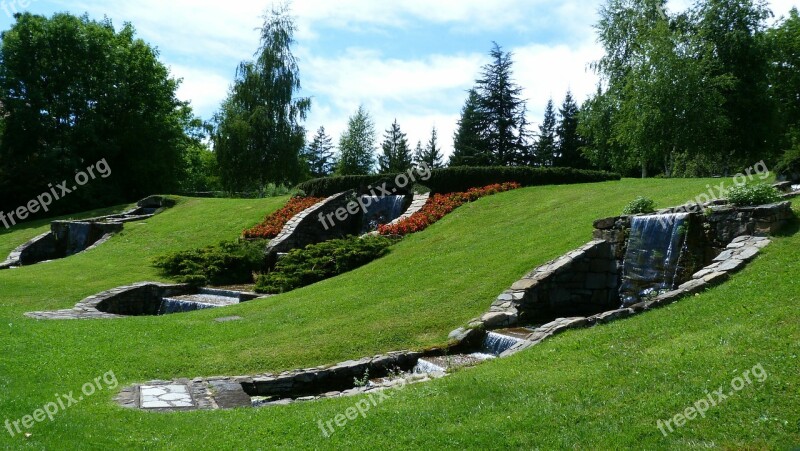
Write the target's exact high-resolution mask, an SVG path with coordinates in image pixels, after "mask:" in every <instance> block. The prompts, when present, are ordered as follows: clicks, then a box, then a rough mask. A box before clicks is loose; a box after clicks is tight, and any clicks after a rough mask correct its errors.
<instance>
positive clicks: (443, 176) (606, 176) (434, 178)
mask: <svg viewBox="0 0 800 451" xmlns="http://www.w3.org/2000/svg"><path fill="white" fill-rule="evenodd" d="M395 176H396V174H384V175H369V176H349V177H329V178H322V179H314V180H309V181H307V182H305V183H301V184H300V185H298V187H297V189H299V190H302V191H303V192H304V193H306V195H309V196H314V197H323V196H332V195H334V194H337V193H341V192H344V191H347V190H351V189H355V190H359V191H362V192H363V191H365V190H366V188H367V187H368V186H373V187H374V186H379V185H380V184H381V183H382V182H384V181H386V182H388V186H393V185H392V183H393V181H394V179H395ZM620 178H621V177H620V175H619V174H614V173H610V172H604V171H590V170H579V169H572V168H530V167H478V168H473V167H451V168H445V169H435V170H433V171H431V178H430V180H422V179H421V178H419V177H417V181H418V182H419V183H421V184H423V185H425V186H426V187H429V188H430V189H431V190H432V192H434V193H453V192H460V191H466V190H468V189H470V188H475V187H481V186H486V185H492V184H495V183H505V182H517V183H519V184H521V185H522V186H541V185H568V184H573V183H593V182H603V181H608V180H619V179H620Z"/></svg>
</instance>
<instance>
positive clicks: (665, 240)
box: [620, 213, 689, 305]
mask: <svg viewBox="0 0 800 451" xmlns="http://www.w3.org/2000/svg"><path fill="white" fill-rule="evenodd" d="M688 217H689V215H688V214H687V213H681V214H668V215H652V216H637V217H634V218H633V219H632V220H631V231H630V239H629V241H628V251H627V253H626V254H625V265H624V272H623V278H622V286H621V287H620V296H621V298H622V302H623V305H632V304H635V303H637V302H639V301H640V300H641V299H642V298H643V297H645V296H647V295H648V294H650V293H653V292H659V291H663V290H671V289H674V288H675V282H676V278H677V274H678V269H679V268H678V262H679V260H680V257H681V252H682V251H683V249H684V247H685V244H686V228H687V224H688V222H687V218H688Z"/></svg>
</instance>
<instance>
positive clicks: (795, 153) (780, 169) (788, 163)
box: [775, 138, 800, 183]
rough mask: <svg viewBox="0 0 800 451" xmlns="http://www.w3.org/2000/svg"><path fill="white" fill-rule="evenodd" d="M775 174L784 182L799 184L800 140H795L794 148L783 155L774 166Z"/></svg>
mask: <svg viewBox="0 0 800 451" xmlns="http://www.w3.org/2000/svg"><path fill="white" fill-rule="evenodd" d="M775 172H776V173H777V174H778V176H779V177H781V178H783V179H785V180H789V181H791V182H792V183H800V138H797V139H796V140H795V142H794V146H793V147H792V148H791V149H789V150H787V151H786V153H785V154H784V155H783V157H782V158H781V160H780V161H779V162H778V164H777V165H776V166H775Z"/></svg>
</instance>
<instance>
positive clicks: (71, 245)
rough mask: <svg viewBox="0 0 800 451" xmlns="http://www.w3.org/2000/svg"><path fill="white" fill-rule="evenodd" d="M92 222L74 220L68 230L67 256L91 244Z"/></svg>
mask: <svg viewBox="0 0 800 451" xmlns="http://www.w3.org/2000/svg"><path fill="white" fill-rule="evenodd" d="M91 234H92V224H91V223H88V222H73V223H70V224H69V228H68V230H67V251H66V256H67V257H69V256H70V255H75V254H77V253H79V252H82V251H84V250H85V249H86V248H87V247H89V246H91V245H92V243H91V242H90V239H91Z"/></svg>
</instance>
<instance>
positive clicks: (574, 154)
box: [553, 91, 589, 169]
mask: <svg viewBox="0 0 800 451" xmlns="http://www.w3.org/2000/svg"><path fill="white" fill-rule="evenodd" d="M579 114H580V108H579V107H578V104H577V103H575V100H574V99H573V97H572V92H570V91H567V96H566V98H564V103H563V104H562V105H561V109H559V111H558V116H559V122H558V127H557V128H556V135H557V137H558V144H557V146H556V148H557V152H556V154H557V157H556V158H555V162H554V163H553V165H554V166H561V167H570V168H577V169H585V168H587V167H589V162H588V161H587V160H586V159H585V158H584V157H583V155H582V154H581V146H582V143H581V138H580V135H578V115H579Z"/></svg>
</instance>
